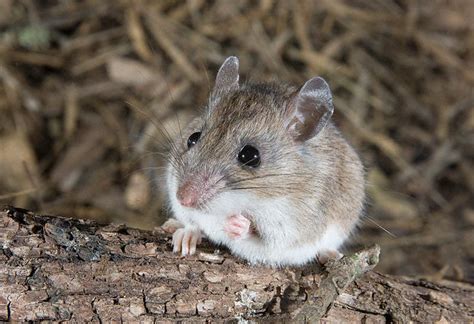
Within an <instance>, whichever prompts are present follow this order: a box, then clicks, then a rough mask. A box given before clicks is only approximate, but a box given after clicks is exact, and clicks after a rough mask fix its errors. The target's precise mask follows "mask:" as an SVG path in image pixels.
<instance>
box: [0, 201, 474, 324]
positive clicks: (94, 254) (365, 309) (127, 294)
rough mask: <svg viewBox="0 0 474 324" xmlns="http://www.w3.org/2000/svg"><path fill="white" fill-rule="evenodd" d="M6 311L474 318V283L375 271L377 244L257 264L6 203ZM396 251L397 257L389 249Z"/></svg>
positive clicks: (163, 237)
mask: <svg viewBox="0 0 474 324" xmlns="http://www.w3.org/2000/svg"><path fill="white" fill-rule="evenodd" d="M0 243H1V246H0V320H3V321H37V320H58V321H59V320H61V321H75V322H84V321H95V322H102V321H142V322H157V321H159V322H167V321H168V322H175V321H177V320H180V321H184V322H187V321H189V322H191V321H192V322H196V321H197V322H209V321H211V322H224V321H225V322H227V321H235V322H245V321H246V320H249V321H255V322H272V323H274V322H316V321H318V320H321V321H323V322H334V323H336V322H341V321H351V322H361V323H362V322H368V321H369V322H380V323H384V322H391V321H396V322H406V321H410V320H411V321H422V322H425V321H428V322H446V321H448V322H456V323H461V322H463V323H464V322H472V321H473V319H474V317H473V309H474V298H473V296H474V287H473V286H472V285H469V284H463V283H457V282H448V281H443V282H436V283H435V282H428V281H425V280H418V279H410V278H402V277H393V276H388V275H384V274H380V273H377V272H374V271H372V270H371V269H372V268H373V267H374V266H375V265H376V263H377V262H378V255H379V249H378V247H372V248H369V249H366V250H363V251H361V252H359V253H356V254H354V255H352V256H348V257H344V258H342V259H341V260H339V261H336V262H332V263H330V264H329V265H328V266H327V267H325V268H323V269H322V268H320V267H319V266H317V265H315V264H312V265H308V266H307V267H304V268H284V269H270V268H265V267H257V266H250V265H248V264H246V263H245V262H243V261H241V260H238V259H236V258H234V257H232V256H230V255H229V254H228V253H227V252H225V251H218V250H215V248H213V247H212V246H210V245H208V244H207V245H206V244H204V245H203V246H202V247H200V248H199V252H198V253H197V255H196V256H193V257H187V258H181V257H179V256H177V255H175V254H173V253H172V252H171V244H170V237H169V235H167V234H166V233H164V232H162V231H161V230H159V229H158V230H154V231H141V230H136V229H131V228H127V227H125V226H123V225H107V226H104V225H99V224H97V223H94V222H92V221H85V220H84V221H83V220H74V219H69V218H63V217H51V216H40V215H35V214H33V213H31V212H29V211H26V210H22V209H18V208H13V207H7V208H5V210H4V211H3V212H0ZM387 257H389V256H387Z"/></svg>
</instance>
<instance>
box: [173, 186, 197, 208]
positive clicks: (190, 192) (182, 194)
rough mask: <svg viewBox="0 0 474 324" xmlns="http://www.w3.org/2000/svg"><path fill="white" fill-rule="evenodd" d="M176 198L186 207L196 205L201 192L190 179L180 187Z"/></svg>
mask: <svg viewBox="0 0 474 324" xmlns="http://www.w3.org/2000/svg"><path fill="white" fill-rule="evenodd" d="M176 198H178V201H179V203H180V204H181V205H183V206H184V207H196V206H197V204H198V201H199V193H198V190H197V188H195V186H194V185H193V184H192V183H191V182H190V181H187V182H185V183H184V184H183V185H182V186H181V187H179V189H178V192H177V193H176Z"/></svg>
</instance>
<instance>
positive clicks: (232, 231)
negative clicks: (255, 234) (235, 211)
mask: <svg viewBox="0 0 474 324" xmlns="http://www.w3.org/2000/svg"><path fill="white" fill-rule="evenodd" d="M250 225H251V222H250V220H249V219H248V218H246V217H244V216H242V215H240V214H239V215H232V216H230V217H229V218H227V222H226V223H225V225H224V232H226V233H227V235H229V237H230V238H232V239H242V238H246V237H247V236H248V235H250V233H251V228H250Z"/></svg>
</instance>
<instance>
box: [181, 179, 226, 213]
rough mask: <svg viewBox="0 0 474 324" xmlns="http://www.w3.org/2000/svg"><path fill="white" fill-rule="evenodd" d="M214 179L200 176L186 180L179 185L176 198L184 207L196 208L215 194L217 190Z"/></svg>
mask: <svg viewBox="0 0 474 324" xmlns="http://www.w3.org/2000/svg"><path fill="white" fill-rule="evenodd" d="M216 179H217V178H216ZM216 179H214V178H213V177H209V176H202V177H195V179H193V180H187V181H185V182H184V183H183V184H182V185H180V186H179V188H178V191H177V192H176V198H178V201H179V203H180V204H181V205H182V206H184V207H189V208H198V207H199V206H200V205H202V204H204V203H206V202H207V201H209V200H210V199H212V198H213V197H214V196H215V195H216V193H217V191H218V188H217V181H216Z"/></svg>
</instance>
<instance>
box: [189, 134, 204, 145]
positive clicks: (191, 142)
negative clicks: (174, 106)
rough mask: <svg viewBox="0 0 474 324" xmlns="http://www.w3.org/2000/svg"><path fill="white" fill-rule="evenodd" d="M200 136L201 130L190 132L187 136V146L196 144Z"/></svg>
mask: <svg viewBox="0 0 474 324" xmlns="http://www.w3.org/2000/svg"><path fill="white" fill-rule="evenodd" d="M200 137H201V132H196V133H192V134H191V136H189V138H188V148H191V146H194V145H196V143H197V141H199V138H200Z"/></svg>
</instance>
